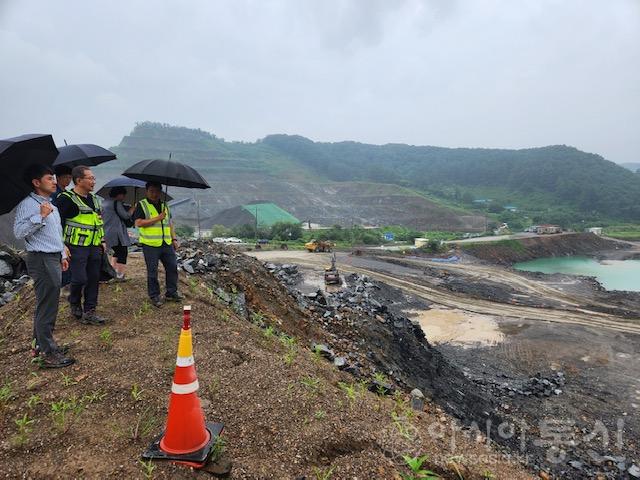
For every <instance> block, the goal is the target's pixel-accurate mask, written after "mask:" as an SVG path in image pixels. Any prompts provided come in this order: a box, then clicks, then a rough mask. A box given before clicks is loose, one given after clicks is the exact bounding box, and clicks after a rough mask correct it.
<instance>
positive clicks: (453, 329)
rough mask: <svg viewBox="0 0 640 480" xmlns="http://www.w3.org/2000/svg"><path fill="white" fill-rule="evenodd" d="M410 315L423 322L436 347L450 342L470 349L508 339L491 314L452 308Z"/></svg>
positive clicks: (413, 318) (435, 309) (423, 327)
mask: <svg viewBox="0 0 640 480" xmlns="http://www.w3.org/2000/svg"><path fill="white" fill-rule="evenodd" d="M406 314H407V316H409V318H411V319H412V320H417V321H418V322H419V323H420V326H421V327H422V330H423V331H424V334H425V335H426V336H427V340H429V342H430V343H433V344H439V343H448V344H451V345H460V346H463V347H465V348H470V347H477V346H484V345H496V344H498V343H500V342H502V341H503V340H504V333H502V332H501V331H500V328H499V327H498V322H497V321H496V320H495V318H494V317H492V316H490V315H480V314H475V313H468V312H464V311H462V310H453V309H448V308H432V309H431V310H407V311H406Z"/></svg>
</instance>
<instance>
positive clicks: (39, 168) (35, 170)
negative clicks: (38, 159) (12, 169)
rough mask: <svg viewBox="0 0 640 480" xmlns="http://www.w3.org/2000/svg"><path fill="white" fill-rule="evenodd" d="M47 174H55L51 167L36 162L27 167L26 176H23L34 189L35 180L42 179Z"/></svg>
mask: <svg viewBox="0 0 640 480" xmlns="http://www.w3.org/2000/svg"><path fill="white" fill-rule="evenodd" d="M45 175H53V170H51V167H49V166H48V165H43V164H41V163H34V164H32V165H29V166H28V167H27V168H26V169H25V171H24V176H23V177H22V178H23V180H24V182H25V183H26V184H27V185H29V187H31V188H32V189H33V188H34V186H33V180H40V179H41V178H42V177H44V176H45Z"/></svg>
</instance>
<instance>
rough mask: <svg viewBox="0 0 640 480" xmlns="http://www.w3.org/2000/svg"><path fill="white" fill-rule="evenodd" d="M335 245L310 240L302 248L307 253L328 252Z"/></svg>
mask: <svg viewBox="0 0 640 480" xmlns="http://www.w3.org/2000/svg"><path fill="white" fill-rule="evenodd" d="M333 247H335V244H334V243H332V242H329V241H327V240H315V239H313V240H311V241H309V242H307V243H305V244H304V248H305V249H306V250H307V251H308V252H312V253H313V252H330V251H331V249H332V248H333Z"/></svg>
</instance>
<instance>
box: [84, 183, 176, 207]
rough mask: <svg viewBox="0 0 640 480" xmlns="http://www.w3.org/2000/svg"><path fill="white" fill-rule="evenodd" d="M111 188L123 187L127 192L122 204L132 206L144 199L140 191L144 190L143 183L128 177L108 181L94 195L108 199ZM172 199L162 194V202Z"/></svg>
mask: <svg viewBox="0 0 640 480" xmlns="http://www.w3.org/2000/svg"><path fill="white" fill-rule="evenodd" d="M113 187H124V188H125V189H126V190H127V193H126V195H125V197H124V203H129V204H131V205H133V204H134V203H136V202H137V201H138V199H139V198H144V193H141V192H140V190H144V188H145V182H143V181H142V180H136V179H135V178H129V177H118V178H114V179H113V180H110V181H108V182H107V183H105V184H104V185H103V186H102V188H101V189H100V190H98V191H97V192H96V194H97V195H100V196H101V197H102V198H109V190H111V189H112V188H113ZM172 199H173V198H172V197H171V195H167V194H166V193H164V192H163V194H162V201H163V202H168V201H170V200H172Z"/></svg>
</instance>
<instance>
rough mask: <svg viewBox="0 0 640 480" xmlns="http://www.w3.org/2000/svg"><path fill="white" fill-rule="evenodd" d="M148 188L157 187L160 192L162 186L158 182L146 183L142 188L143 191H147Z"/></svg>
mask: <svg viewBox="0 0 640 480" xmlns="http://www.w3.org/2000/svg"><path fill="white" fill-rule="evenodd" d="M149 187H158V188H159V189H160V190H162V184H161V183H159V182H147V184H146V185H145V186H144V189H145V190H149Z"/></svg>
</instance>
